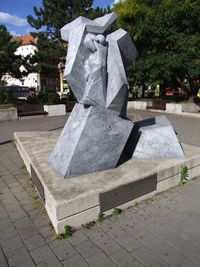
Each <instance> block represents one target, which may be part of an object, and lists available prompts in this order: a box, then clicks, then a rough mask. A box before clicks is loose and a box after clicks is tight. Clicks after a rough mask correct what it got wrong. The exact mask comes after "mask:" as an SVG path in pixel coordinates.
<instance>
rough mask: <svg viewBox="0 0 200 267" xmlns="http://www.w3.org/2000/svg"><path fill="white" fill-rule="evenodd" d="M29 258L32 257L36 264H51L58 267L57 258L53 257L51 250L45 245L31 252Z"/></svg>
mask: <svg viewBox="0 0 200 267" xmlns="http://www.w3.org/2000/svg"><path fill="white" fill-rule="evenodd" d="M31 256H32V257H33V259H34V261H35V263H36V264H39V263H41V264H47V263H51V264H54V266H57V265H56V264H58V265H59V261H58V259H57V257H56V256H55V255H54V253H53V252H52V250H51V249H50V248H49V246H47V245H46V246H44V247H41V248H37V249H35V250H33V251H31Z"/></svg>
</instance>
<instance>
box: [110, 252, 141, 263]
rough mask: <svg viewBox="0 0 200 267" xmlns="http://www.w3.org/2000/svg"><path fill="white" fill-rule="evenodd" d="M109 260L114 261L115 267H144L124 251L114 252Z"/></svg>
mask: <svg viewBox="0 0 200 267" xmlns="http://www.w3.org/2000/svg"><path fill="white" fill-rule="evenodd" d="M110 258H111V259H112V260H113V261H114V263H115V264H116V265H117V266H120V267H121V266H123V267H125V266H126V267H130V266H131V267H134V266H137V267H140V266H144V265H143V264H142V263H141V262H139V261H138V260H137V259H136V258H135V257H134V256H132V255H131V254H130V253H128V252H127V251H126V250H125V249H123V248H120V249H119V250H117V251H116V252H114V253H112V254H111V255H110Z"/></svg>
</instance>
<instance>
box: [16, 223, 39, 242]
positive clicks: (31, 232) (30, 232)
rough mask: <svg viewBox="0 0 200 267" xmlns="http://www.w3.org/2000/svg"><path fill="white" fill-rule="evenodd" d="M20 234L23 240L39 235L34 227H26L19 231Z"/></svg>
mask: <svg viewBox="0 0 200 267" xmlns="http://www.w3.org/2000/svg"><path fill="white" fill-rule="evenodd" d="M18 232H19V234H20V236H21V238H22V239H23V240H26V239H28V238H30V237H32V236H35V235H37V234H38V233H39V232H38V230H37V229H36V228H35V226H33V225H29V226H26V227H25V228H23V229H20V230H18Z"/></svg>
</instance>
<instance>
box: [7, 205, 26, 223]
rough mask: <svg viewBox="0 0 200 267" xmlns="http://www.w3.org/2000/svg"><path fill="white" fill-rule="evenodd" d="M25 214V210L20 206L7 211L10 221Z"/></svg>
mask: <svg viewBox="0 0 200 267" xmlns="http://www.w3.org/2000/svg"><path fill="white" fill-rule="evenodd" d="M26 216H27V214H26V212H25V211H24V210H23V209H22V208H21V207H20V208H18V209H16V210H14V211H12V212H9V217H10V219H11V221H14V220H17V219H20V218H23V217H26Z"/></svg>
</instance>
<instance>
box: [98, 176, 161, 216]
mask: <svg viewBox="0 0 200 267" xmlns="http://www.w3.org/2000/svg"><path fill="white" fill-rule="evenodd" d="M156 185H157V174H155V175H151V176H148V177H146V178H144V179H142V180H139V181H134V182H132V183H129V184H126V185H122V186H119V187H117V188H115V189H112V190H110V191H107V192H104V193H100V194H99V203H100V212H104V211H107V210H109V209H112V208H115V207H117V206H119V205H121V204H124V203H126V202H128V201H131V200H134V199H136V198H138V197H141V196H143V195H145V194H148V193H150V192H152V191H154V190H156Z"/></svg>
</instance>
